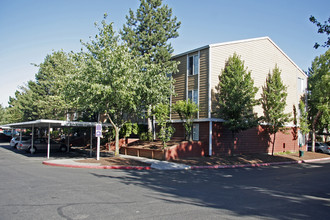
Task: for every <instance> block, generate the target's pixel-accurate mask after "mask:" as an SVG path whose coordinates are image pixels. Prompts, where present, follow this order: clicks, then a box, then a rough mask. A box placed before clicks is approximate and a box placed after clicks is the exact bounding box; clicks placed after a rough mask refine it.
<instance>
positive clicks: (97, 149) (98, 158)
mask: <svg viewBox="0 0 330 220" xmlns="http://www.w3.org/2000/svg"><path fill="white" fill-rule="evenodd" d="M100 142H101V138H100V137H97V146H96V160H100Z"/></svg>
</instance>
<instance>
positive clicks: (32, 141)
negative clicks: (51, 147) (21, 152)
mask: <svg viewBox="0 0 330 220" xmlns="http://www.w3.org/2000/svg"><path fill="white" fill-rule="evenodd" d="M33 144H34V125H32V140H31V149H32V150H31V151H32V152H33Z"/></svg>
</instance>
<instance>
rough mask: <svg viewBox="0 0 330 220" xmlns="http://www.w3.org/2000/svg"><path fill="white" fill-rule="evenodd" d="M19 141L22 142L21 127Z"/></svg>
mask: <svg viewBox="0 0 330 220" xmlns="http://www.w3.org/2000/svg"><path fill="white" fill-rule="evenodd" d="M19 142H20V143H22V128H21V132H20V133H19Z"/></svg>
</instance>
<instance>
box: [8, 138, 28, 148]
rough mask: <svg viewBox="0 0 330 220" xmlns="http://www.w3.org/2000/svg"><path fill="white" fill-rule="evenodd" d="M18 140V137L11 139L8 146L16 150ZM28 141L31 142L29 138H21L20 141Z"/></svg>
mask: <svg viewBox="0 0 330 220" xmlns="http://www.w3.org/2000/svg"><path fill="white" fill-rule="evenodd" d="M19 140H20V137H19V136H18V137H13V138H12V139H11V140H10V142H9V143H10V146H11V147H14V148H17V145H18V143H19ZM28 140H31V137H22V141H28Z"/></svg>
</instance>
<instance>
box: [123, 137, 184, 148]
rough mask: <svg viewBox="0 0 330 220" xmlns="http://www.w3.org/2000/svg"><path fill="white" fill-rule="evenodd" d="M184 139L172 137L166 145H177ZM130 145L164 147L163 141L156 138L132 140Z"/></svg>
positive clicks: (134, 146) (135, 146) (136, 146)
mask: <svg viewBox="0 0 330 220" xmlns="http://www.w3.org/2000/svg"><path fill="white" fill-rule="evenodd" d="M182 141H184V140H182V139H172V140H170V141H168V142H166V145H167V146H168V147H171V146H176V145H178V144H180V143H181V142H182ZM128 147H133V148H142V149H158V150H162V149H163V143H162V142H161V141H159V140H155V141H141V140H138V141H135V142H132V143H130V144H128Z"/></svg>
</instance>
